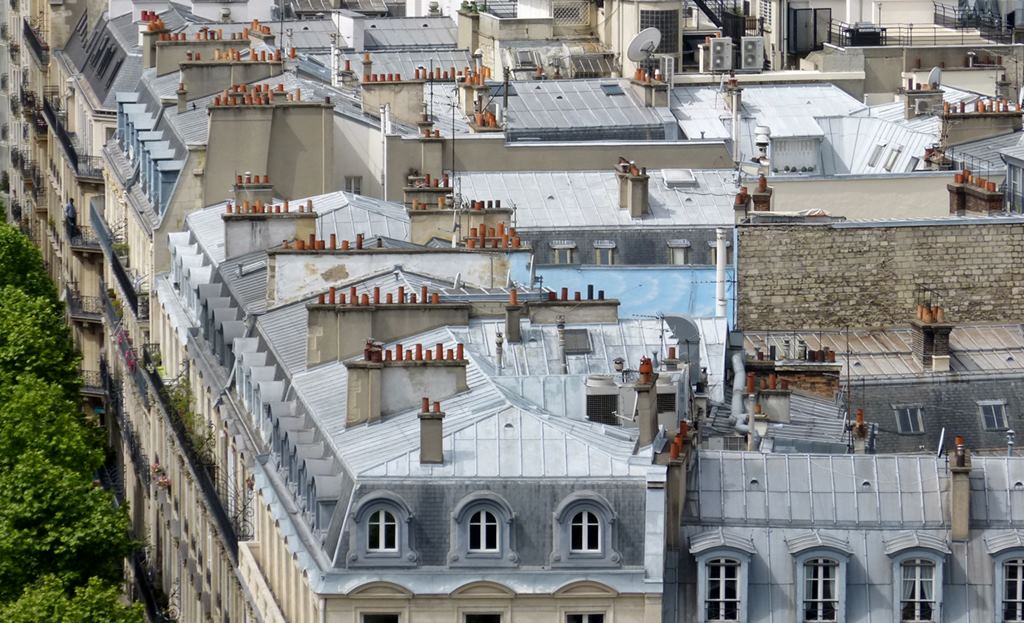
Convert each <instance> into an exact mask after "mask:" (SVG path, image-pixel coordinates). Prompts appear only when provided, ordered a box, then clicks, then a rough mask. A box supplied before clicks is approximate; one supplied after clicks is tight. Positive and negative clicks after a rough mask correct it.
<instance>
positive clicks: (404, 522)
mask: <svg viewBox="0 0 1024 623" xmlns="http://www.w3.org/2000/svg"><path fill="white" fill-rule="evenodd" d="M351 518H352V529H351V531H350V534H349V553H348V565H349V566H350V567H403V566H413V565H415V564H416V561H417V560H418V559H419V556H418V555H417V554H416V552H415V551H413V549H412V542H411V533H412V526H411V524H412V511H411V510H410V509H409V507H408V506H407V505H406V504H405V502H404V501H403V500H402V499H401V498H400V497H398V496H397V495H395V494H393V493H391V492H388V491H379V492H376V493H372V494H370V495H368V496H366V497H364V498H363V499H361V500H360V501H359V502H358V503H357V504H356V506H355V510H354V511H353V512H352V515H351Z"/></svg>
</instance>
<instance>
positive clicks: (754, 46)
mask: <svg viewBox="0 0 1024 623" xmlns="http://www.w3.org/2000/svg"><path fill="white" fill-rule="evenodd" d="M740 46H741V48H742V53H741V54H740V69H745V70H749V71H761V70H762V69H764V37H743V39H742V41H741V43H740Z"/></svg>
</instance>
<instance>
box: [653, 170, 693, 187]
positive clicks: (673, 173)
mask: <svg viewBox="0 0 1024 623" xmlns="http://www.w3.org/2000/svg"><path fill="white" fill-rule="evenodd" d="M661 175H662V177H664V178H665V185H666V186H668V187H669V188H696V187H697V186H698V185H699V184H698V182H697V178H696V176H694V174H693V169H665V170H663V171H662V172H661Z"/></svg>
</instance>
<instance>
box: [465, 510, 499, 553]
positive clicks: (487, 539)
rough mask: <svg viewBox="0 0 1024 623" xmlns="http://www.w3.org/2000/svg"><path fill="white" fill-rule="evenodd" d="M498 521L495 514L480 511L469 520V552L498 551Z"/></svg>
mask: <svg viewBox="0 0 1024 623" xmlns="http://www.w3.org/2000/svg"><path fill="white" fill-rule="evenodd" d="M498 531H499V527H498V520H497V518H496V517H495V516H494V514H493V513H491V512H490V511H486V510H480V511H477V512H475V513H473V516H472V517H471V518H470V520H469V551H470V552H497V551H498V549H499V548H498V543H499V540H498Z"/></svg>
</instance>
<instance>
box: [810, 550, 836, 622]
mask: <svg viewBox="0 0 1024 623" xmlns="http://www.w3.org/2000/svg"><path fill="white" fill-rule="evenodd" d="M838 567H839V565H838V563H836V561H834V560H829V559H828V558H812V559H810V560H808V561H807V562H806V563H804V582H805V584H806V585H805V586H804V621H835V620H836V611H837V610H838V608H837V605H838V598H837V596H836V571H837V569H838Z"/></svg>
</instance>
